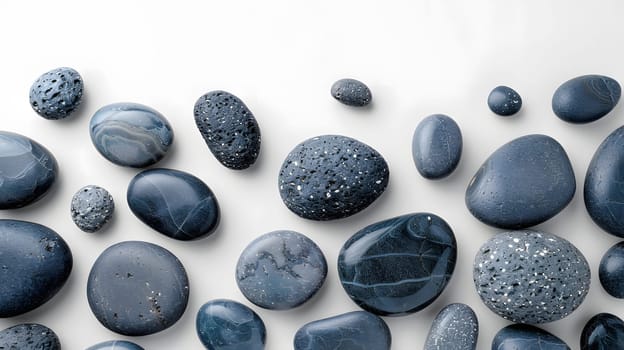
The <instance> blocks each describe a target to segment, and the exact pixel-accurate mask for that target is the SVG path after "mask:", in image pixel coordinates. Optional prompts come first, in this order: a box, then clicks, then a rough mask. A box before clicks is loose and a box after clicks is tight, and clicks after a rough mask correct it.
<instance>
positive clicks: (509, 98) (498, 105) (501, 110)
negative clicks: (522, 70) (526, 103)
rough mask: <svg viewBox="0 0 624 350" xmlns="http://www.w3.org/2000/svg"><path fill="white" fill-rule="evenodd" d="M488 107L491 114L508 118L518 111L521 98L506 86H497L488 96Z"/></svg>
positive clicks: (520, 105)
mask: <svg viewBox="0 0 624 350" xmlns="http://www.w3.org/2000/svg"><path fill="white" fill-rule="evenodd" d="M487 102H488V106H489V107H490V110H492V112H494V113H496V114H498V115H501V116H503V117H508V116H510V115H514V114H516V113H518V111H520V108H521V107H522V98H521V97H520V95H519V94H518V93H517V92H516V91H515V90H514V89H512V88H510V87H508V86H502V85H501V86H497V87H495V88H494V90H492V92H490V95H489V96H488V101H487Z"/></svg>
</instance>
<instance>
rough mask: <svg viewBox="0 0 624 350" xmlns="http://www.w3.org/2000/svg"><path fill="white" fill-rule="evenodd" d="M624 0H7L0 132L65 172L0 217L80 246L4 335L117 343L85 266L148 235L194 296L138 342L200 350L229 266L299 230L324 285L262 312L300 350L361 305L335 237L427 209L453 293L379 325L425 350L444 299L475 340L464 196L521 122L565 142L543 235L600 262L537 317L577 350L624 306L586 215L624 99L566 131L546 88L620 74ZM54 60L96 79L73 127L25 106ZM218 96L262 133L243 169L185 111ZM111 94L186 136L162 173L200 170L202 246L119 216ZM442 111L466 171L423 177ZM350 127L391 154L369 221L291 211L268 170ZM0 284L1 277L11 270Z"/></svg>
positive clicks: (484, 336)
mask: <svg viewBox="0 0 624 350" xmlns="http://www.w3.org/2000/svg"><path fill="white" fill-rule="evenodd" d="M623 14H624V4H623V3H621V2H619V1H617V0H614V1H570V0H561V1H514V2H511V1H439V0H438V1H434V0H432V1H422V0H404V1H381V0H379V1H364V0H342V1H336V0H333V1H332V0H317V1H300V0H281V1H254V0H249V1H231V0H228V1H195V2H181V1H180V2H174V1H162V2H156V1H140V2H139V1H136V2H131V1H105V2H104V1H103V2H99V3H96V2H87V1H60V0H59V1H41V2H28V1H2V2H0V52H1V53H2V54H1V58H0V62H1V63H2V68H3V69H2V74H1V80H0V105H1V106H2V107H1V108H0V120H1V121H2V124H1V129H3V130H10V131H15V132H18V133H22V134H24V135H27V136H29V137H32V138H33V139H35V140H37V141H39V142H40V143H42V144H43V145H45V146H46V147H47V148H48V149H50V150H51V151H52V152H53V153H54V155H55V156H56V158H57V160H58V162H59V165H60V178H59V181H58V182H57V183H56V184H55V186H54V187H53V189H52V190H51V192H50V193H49V194H48V195H47V196H46V197H45V198H44V199H43V200H41V201H39V202H38V203H36V204H34V205H31V206H29V207H27V208H24V209H20V210H12V211H3V212H0V217H2V218H15V219H23V220H30V221H35V222H39V223H42V224H45V225H47V226H49V227H51V228H52V229H54V230H56V231H57V232H58V233H60V234H61V235H62V236H63V237H64V238H65V240H66V241H67V242H68V243H69V245H70V246H71V248H72V250H73V254H74V269H73V272H72V275H71V277H70V279H69V281H68V283H67V284H66V286H65V287H64V288H63V289H62V290H61V292H60V293H59V294H57V296H56V297H54V298H53V299H52V300H51V301H50V302H48V303H47V304H45V305H44V306H43V307H41V308H39V309H37V310H35V311H33V312H30V313H28V314H25V315H22V316H19V317H15V318H12V319H2V320H0V328H6V327H8V326H11V325H14V324H17V323H21V322H39V323H42V324H45V325H47V326H49V327H51V328H52V329H53V330H54V331H55V332H56V333H57V334H58V335H59V336H60V338H61V340H62V343H63V348H64V349H69V350H73V349H84V348H86V347H88V346H90V345H93V344H95V343H97V342H100V341H103V340H108V339H121V338H123V337H121V336H117V335H115V334H113V333H111V332H110V331H108V330H107V329H105V328H104V327H102V326H101V325H100V324H99V323H98V321H97V320H96V319H95V318H94V316H93V315H92V314H91V311H90V310H89V307H88V304H87V299H86V280H87V276H88V273H89V270H90V268H91V265H92V263H93V262H94V260H95V259H96V258H97V256H98V255H99V253H100V252H101V251H103V250H104V249H105V248H106V247H108V246H109V245H111V244H113V243H116V242H120V241H124V240H145V241H149V242H153V243H157V244H159V245H162V246H164V247H166V248H167V249H169V250H171V251H172V252H174V253H175V254H176V255H177V256H178V257H179V258H180V259H181V261H182V262H183V263H184V265H185V266H186V268H187V271H188V274H189V278H190V281H191V299H190V302H189V305H188V309H187V312H186V313H185V314H184V316H183V318H182V319H181V320H180V321H179V322H178V323H177V324H175V325H174V326H173V327H171V328H170V329H168V330H166V331H164V332H161V333H159V334H156V335H152V336H147V337H141V338H135V339H132V340H133V341H135V342H137V343H138V344H140V345H142V346H143V347H145V348H146V349H147V350H150V349H153V350H158V349H201V344H200V342H199V340H198V338H197V336H196V335H195V314H196V312H197V310H198V309H199V307H200V306H201V305H202V304H203V303H204V302H206V301H208V300H211V299H215V298H224V297H225V298H231V299H235V300H239V301H241V302H243V303H245V304H246V305H251V303H249V302H247V300H245V299H244V297H243V296H242V294H241V293H240V292H239V290H238V288H237V286H236V283H235V279H234V267H235V264H236V260H237V258H238V255H239V253H240V252H241V251H242V250H243V248H244V247H245V246H246V245H247V243H249V242H250V241H251V240H252V239H253V238H255V237H257V236H258V235H260V234H262V233H265V232H268V231H272V230H276V229H292V230H296V231H299V232H302V233H304V234H306V235H308V236H309V237H311V238H312V239H313V240H314V241H316V242H317V243H318V244H319V245H320V247H321V248H322V249H323V251H324V252H325V254H326V257H327V260H328V263H329V275H328V278H327V281H326V283H325V285H324V286H323V288H322V289H321V291H320V292H319V294H318V295H317V296H316V297H315V298H314V299H313V300H311V301H310V302H309V303H308V304H305V305H304V306H303V307H300V308H298V309H295V310H291V311H282V312H277V311H269V310H263V309H259V308H257V307H255V306H254V307H253V309H254V310H256V311H257V312H258V313H259V314H260V315H261V317H262V318H263V319H264V321H265V323H266V326H267V331H268V341H267V349H291V348H292V345H291V344H292V338H293V335H294V333H295V332H296V330H297V329H298V328H299V327H300V326H301V325H303V324H304V323H307V322H309V321H312V320H315V319H319V318H324V317H328V316H332V315H335V314H338V313H342V312H347V311H352V310H357V307H356V306H355V304H354V303H353V302H351V300H350V299H349V298H348V297H347V296H346V294H345V293H344V291H343V289H342V287H341V286H340V284H339V281H338V276H337V272H336V259H337V255H338V252H339V249H340V247H341V246H342V243H343V242H344V241H345V240H346V239H347V238H348V237H350V236H351V235H352V234H353V233H355V232H356V231H358V230H359V229H361V228H362V227H364V226H366V225H368V224H371V223H373V222H376V221H379V220H382V219H386V218H390V217H393V216H396V215H400V214H405V213H408V212H417V211H430V212H433V213H436V214H438V215H440V216H442V217H443V218H445V219H446V220H447V221H448V222H449V224H450V225H451V226H452V227H453V229H454V230H455V234H456V237H457V240H458V244H459V261H458V264H457V267H456V270H455V274H454V275H453V278H452V280H451V282H450V284H449V285H448V287H447V289H446V291H445V292H444V293H443V295H442V296H441V297H440V298H439V299H438V300H437V301H436V302H435V303H434V304H432V305H431V306H429V307H428V308H426V309H425V310H423V311H421V312H418V313H416V314H413V315H410V316H406V317H395V318H386V321H387V322H388V324H389V326H390V328H391V330H392V333H393V349H398V350H404V349H405V350H407V349H420V348H422V346H423V344H424V341H425V337H426V334H427V332H428V329H429V327H430V324H431V321H432V320H433V318H434V317H435V315H436V314H437V312H438V311H439V310H440V309H441V308H442V307H444V306H445V305H447V304H449V303H451V302H464V303H467V304H469V305H470V306H472V307H473V308H474V309H475V311H476V313H477V315H478V317H479V320H480V323H481V333H480V335H479V346H478V348H479V349H489V347H490V343H491V340H492V338H493V336H494V334H495V333H496V332H497V331H498V330H499V329H500V328H501V327H503V326H505V325H506V324H508V322H506V321H504V320H503V319H501V318H499V317H498V316H496V315H494V314H493V313H492V312H490V311H489V310H488V309H487V308H486V307H485V306H484V305H483V304H482V303H481V301H480V300H479V298H478V296H477V294H476V292H475V289H474V286H473V283H472V270H471V268H472V260H473V257H474V254H475V253H476V251H477V249H478V248H479V246H480V245H481V244H482V243H483V242H484V241H485V240H486V239H488V238H490V237H491V236H492V235H493V234H494V233H496V232H497V231H498V230H496V229H493V228H490V227H487V226H485V225H484V224H482V223H480V222H478V221H477V220H476V219H474V218H473V217H472V216H471V215H470V214H469V212H468V210H467V209H466V207H465V205H464V191H465V188H466V186H467V184H468V182H469V181H470V178H471V177H472V175H473V174H474V172H475V171H476V170H477V169H478V167H479V166H480V165H481V163H482V162H483V161H484V160H485V158H486V157H487V156H488V155H489V154H490V153H491V152H493V151H494V150H495V149H496V148H498V147H499V146H500V145H502V144H503V143H505V142H507V141H509V140H511V139H513V138H515V137H518V136H521V135H525V134H529V133H546V134H548V135H551V136H553V137H555V138H556V139H557V140H559V141H560V142H561V144H562V145H563V146H564V147H565V149H566V150H567V151H568V153H569V156H570V159H571V161H572V165H573V167H574V170H575V173H576V177H577V193H576V196H575V197H574V200H573V201H572V203H571V204H570V205H569V206H568V207H567V208H566V209H565V210H564V211H563V212H561V214H559V215H558V216H556V217H555V218H553V219H551V220H550V221H548V222H546V223H544V224H542V225H540V226H538V228H540V229H543V230H546V231H550V232H552V233H555V234H558V235H561V236H563V237H565V238H566V239H568V240H570V241H572V242H573V243H574V244H576V245H577V246H578V247H579V248H580V249H581V250H582V252H583V253H584V254H585V256H586V257H587V259H588V260H589V262H590V265H591V269H592V288H591V290H590V292H589V295H588V297H587V299H586V301H585V303H584V304H583V305H582V306H581V307H580V308H579V309H578V310H577V311H576V312H574V313H573V314H572V315H571V316H569V317H568V318H566V319H564V320H562V321H558V322H554V323H552V324H548V325H545V326H544V328H545V329H547V330H549V331H551V332H553V333H554V334H556V335H558V336H560V337H561V338H563V339H564V340H565V341H566V342H567V343H568V344H569V345H570V346H571V347H572V348H573V349H578V348H579V337H580V333H581V329H582V328H583V325H584V324H585V322H586V321H587V320H588V319H589V318H590V317H592V316H593V315H594V314H596V313H598V312H604V311H609V312H612V313H615V314H617V315H618V316H620V317H623V316H624V301H621V300H617V299H615V298H612V297H610V296H608V295H607V294H606V292H604V290H603V289H602V287H601V286H600V283H599V281H598V273H597V270H598V264H599V261H600V259H601V257H602V255H603V254H604V252H605V251H606V250H607V249H608V248H609V247H610V246H611V245H613V244H615V243H616V242H618V238H617V237H614V236H611V235H609V234H607V233H605V232H603V231H601V229H600V228H598V226H596V225H595V224H593V223H592V221H591V220H590V218H589V216H588V215H587V213H586V211H585V207H584V205H583V197H582V187H583V186H582V184H583V180H584V176H585V171H586V168H587V165H588V164H589V161H590V159H591V156H592V155H593V153H594V151H595V149H596V148H597V146H598V145H599V144H600V143H601V142H602V140H603V139H604V138H605V137H606V136H607V135H608V134H609V133H610V132H611V131H612V130H614V129H615V128H616V127H618V126H620V125H621V124H623V120H624V119H623V118H624V115H623V114H624V113H623V112H624V111H623V110H622V103H620V105H619V106H618V107H616V109H615V110H614V111H613V112H612V113H611V114H609V115H608V116H607V117H605V118H603V119H602V120H600V121H598V122H595V123H592V124H589V125H571V124H566V123H564V122H562V121H560V120H559V119H558V118H556V117H555V115H554V114H553V113H552V111H551V108H550V100H551V96H552V93H553V91H554V90H555V89H556V88H557V86H558V85H559V84H561V83H562V82H563V81H565V80H567V79H569V78H572V77H574V76H577V75H582V74H590V73H599V74H606V75H610V76H612V77H614V78H616V79H618V80H619V81H620V82H624V49H622V38H623V37H624V27H623V26H622V23H621V21H622V15H623ZM59 66H70V67H73V68H75V69H76V70H78V71H79V72H80V73H81V75H82V77H83V79H84V82H85V96H84V100H83V105H82V107H81V108H80V110H79V111H78V112H77V113H76V114H75V115H73V117H71V118H69V119H68V120H63V121H47V120H44V119H42V118H40V117H38V116H37V115H36V114H35V113H34V112H33V111H32V110H31V108H30V106H29V104H28V90H29V88H30V85H31V83H32V82H33V81H34V80H35V79H36V78H37V77H38V76H39V75H40V74H42V73H43V72H46V71H48V70H50V69H52V68H56V67H59ZM343 77H354V78H357V79H360V80H362V81H364V82H365V83H367V84H368V86H369V87H370V88H371V90H372V91H373V96H374V103H373V106H372V108H370V109H364V110H361V109H355V108H349V107H346V106H343V105H341V104H339V103H338V102H336V101H334V100H333V99H332V97H331V96H330V94H329V88H330V86H331V84H332V83H333V82H334V81H335V80H337V79H339V78H343ZM500 84H505V85H509V86H511V87H513V88H514V89H516V90H517V91H518V92H519V93H520V94H521V96H522V98H523V100H524V105H523V108H522V111H521V113H520V114H519V115H517V116H515V117H512V118H507V119H504V118H500V117H496V116H495V115H493V114H492V113H491V112H490V111H489V109H488V108H487V105H486V98H487V95H488V93H489V91H490V90H491V89H492V88H494V87H495V86H497V85H500ZM214 89H224V90H228V91H230V92H232V93H234V94H236V95H237V96H239V97H240V98H241V99H242V100H243V101H245V103H246V104H247V105H248V107H249V108H250V109H251V110H252V112H253V113H254V114H255V116H256V118H257V120H258V122H259V123H260V126H261V130H262V150H261V154H260V157H259V159H258V162H257V164H256V165H255V166H254V167H253V168H251V169H249V170H247V171H242V172H236V171H232V170H228V169H226V168H224V167H223V166H221V165H220V164H219V163H218V162H217V161H216V160H215V158H214V157H213V156H212V155H211V153H210V152H209V150H208V148H207V147H206V145H205V144H204V141H203V139H202V138H201V136H200V134H199V132H198V131H197V129H196V127H195V124H194V120H193V113H192V112H193V105H194V103H195V101H196V99H197V98H198V97H199V96H200V95H202V94H203V93H206V92H208V91H210V90H214ZM119 101H132V102H138V103H143V104H147V105H149V106H152V107H154V108H156V109H157V110H159V111H160V112H162V113H163V114H164V115H165V116H166V117H167V118H168V119H169V121H170V122H171V124H172V125H173V128H174V131H175V137H176V140H175V141H174V146H173V148H172V149H171V152H170V153H169V154H168V156H167V157H166V158H165V159H164V160H163V161H162V162H160V163H159V164H157V166H162V167H170V168H175V169H180V170H184V171H188V172H191V173H193V174H195V175H197V176H198V177H200V178H201V179H203V180H204V181H205V182H206V183H207V184H208V185H209V186H210V187H211V188H212V190H213V191H214V192H215V194H216V195H217V197H218V200H219V202H220V205H221V209H222V221H221V224H220V227H219V228H218V230H217V232H216V233H215V234H214V235H213V236H212V237H210V238H208V239H204V240H201V241H196V242H179V241H175V240H172V239H169V238H167V237H165V236H163V235H160V234H158V233H156V232H155V231H153V230H151V229H150V228H148V227H147V226H145V225H144V224H142V223H141V222H140V221H139V220H138V219H136V218H135V217H134V216H133V215H132V213H131V212H130V210H129V209H128V206H127V203H126V200H125V195H126V186H127V184H128V182H129V181H130V179H131V178H132V177H133V176H134V175H135V174H136V173H137V170H135V169H129V168H121V167H118V166H115V165H113V164H111V163H109V162H108V161H106V160H105V159H104V158H103V157H101V156H100V155H99V154H98V153H97V152H96V150H95V148H94V147H93V145H92V144H91V141H90V138H89V133H88V123H89V119H90V117H91V115H92V114H93V113H94V112H95V111H96V110H97V109H98V108H99V107H101V106H103V105H105V104H108V103H112V102H119ZM432 113H445V114H448V115H450V116H452V117H453V118H454V119H455V120H456V121H457V122H458V124H459V125H460V127H461V129H462V132H463V135H464V154H463V157H462V160H461V163H460V165H459V167H458V169H457V170H456V172H455V173H454V174H453V175H452V176H451V177H449V178H447V179H445V180H442V181H437V182H432V181H427V180H425V179H423V178H421V177H420V176H419V175H418V173H417V171H416V169H415V167H414V165H413V162H412V158H411V138H412V133H413V131H414V129H415V127H416V124H417V123H418V122H419V121H420V120H421V119H422V118H424V117H425V116H427V115H429V114H432ZM325 133H339V134H344V135H348V136H351V137H355V138H358V139H360V140H361V141H363V142H366V143H367V144H369V145H371V146H373V147H374V148H375V149H377V150H378V151H380V152H381V153H382V154H383V155H384V156H385V158H386V160H387V161H388V163H389V165H390V172H391V176H390V184H389V187H388V189H387V191H386V193H385V194H384V195H383V196H382V197H381V198H380V199H379V200H377V202H375V203H374V204H373V205H372V206H371V207H370V208H368V209H367V210H365V211H364V212H361V213H360V214H358V215H356V216H354V217H351V218H347V219H344V220H339V221H334V222H322V223H319V222H312V221H306V220H304V219H301V218H299V217H297V216H296V215H294V214H292V213H291V212H290V211H288V209H286V207H285V206H284V205H283V204H282V202H281V200H280V197H279V193H278V190H277V173H278V170H279V167H280V165H281V162H282V160H283V159H284V157H285V156H286V154H287V153H288V152H289V151H290V150H291V149H292V147H294V145H296V144H297V143H299V142H300V141H302V140H304V139H306V138H308V137H311V136H315V135H319V134H325ZM87 184H97V185H100V186H103V187H105V188H107V189H108V190H109V191H110V192H111V193H112V194H113V196H114V198H115V201H116V205H117V210H116V213H115V217H114V219H113V221H112V222H111V224H110V225H109V226H108V227H107V228H106V229H105V230H104V231H103V232H100V233H98V234H92V235H89V234H86V233H83V232H81V231H80V230H78V228H77V227H75V226H74V224H73V222H72V221H71V218H70V215H69V203H70V200H71V197H72V195H73V194H74V192H75V191H77V190H78V189H79V188H80V187H82V186H84V185H87ZM0 283H1V281H0Z"/></svg>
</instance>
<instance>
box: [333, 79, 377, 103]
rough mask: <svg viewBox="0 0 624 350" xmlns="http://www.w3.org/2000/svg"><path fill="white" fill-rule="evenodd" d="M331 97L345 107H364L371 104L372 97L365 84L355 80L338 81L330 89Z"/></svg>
mask: <svg viewBox="0 0 624 350" xmlns="http://www.w3.org/2000/svg"><path fill="white" fill-rule="evenodd" d="M330 92H331V95H332V96H333V97H334V98H335V99H336V100H338V101H340V102H341V103H343V104H345V105H347V106H353V107H364V106H366V105H368V104H369V103H371V101H372V99H373V95H372V94H371V91H370V89H369V88H368V86H366V84H364V83H363V82H361V81H359V80H355V79H340V80H338V81H336V82H335V83H334V85H332V87H331V91H330Z"/></svg>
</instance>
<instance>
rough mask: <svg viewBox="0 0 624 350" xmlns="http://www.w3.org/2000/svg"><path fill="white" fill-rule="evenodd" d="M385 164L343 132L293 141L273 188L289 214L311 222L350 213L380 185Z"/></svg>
mask: <svg viewBox="0 0 624 350" xmlns="http://www.w3.org/2000/svg"><path fill="white" fill-rule="evenodd" d="M389 175H390V173H389V169H388V164H387V163H386V161H385V160H384V158H383V157H382V156H381V154H379V152H377V151H375V150H374V149H373V148H372V147H370V146H368V145H366V144H364V143H362V142H360V141H358V140H355V139H352V138H350V137H346V136H340V135H323V136H317V137H313V138H311V139H308V140H306V141H304V142H302V143H300V144H299V145H297V146H296V147H295V148H294V149H293V150H292V151H291V152H290V154H288V156H287V157H286V160H284V163H283V164H282V168H281V169H280V172H279V179H278V185H279V191H280V196H281V197H282V201H284V204H286V206H287V207H288V209H290V210H291V211H292V212H293V213H295V214H297V215H299V216H301V217H303V218H306V219H311V220H333V219H340V218H344V217H347V216H351V215H353V214H355V213H358V212H360V211H362V210H363V209H365V208H366V207H368V206H369V205H371V204H372V203H373V202H374V201H375V199H377V198H378V197H379V196H381V194H382V193H383V192H384V190H385V189H386V186H387V185H388V177H389Z"/></svg>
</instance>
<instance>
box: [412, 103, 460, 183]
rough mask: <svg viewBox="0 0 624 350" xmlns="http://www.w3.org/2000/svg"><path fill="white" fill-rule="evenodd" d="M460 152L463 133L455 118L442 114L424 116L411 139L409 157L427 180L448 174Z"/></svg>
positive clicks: (455, 166) (457, 160) (453, 168)
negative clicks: (410, 156)
mask: <svg viewBox="0 0 624 350" xmlns="http://www.w3.org/2000/svg"><path fill="white" fill-rule="evenodd" d="M461 153H462V134H461V130H460V129H459V126H458V125H457V123H455V121H454V120H453V119H452V118H451V117H449V116H446V115H444V114H434V115H430V116H428V117H426V118H425V119H423V120H422V121H421V122H420V123H419V124H418V126H417V127H416V130H415V131H414V136H413V138H412V157H413V158H414V164H416V169H417V170H418V172H419V173H420V175H422V176H423V177H425V178H427V179H441V178H444V177H447V176H449V175H450V174H451V173H452V172H453V171H454V170H455V168H457V164H459V159H460V158H461Z"/></svg>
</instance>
